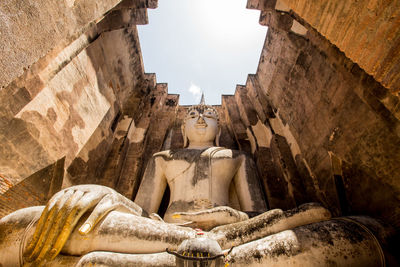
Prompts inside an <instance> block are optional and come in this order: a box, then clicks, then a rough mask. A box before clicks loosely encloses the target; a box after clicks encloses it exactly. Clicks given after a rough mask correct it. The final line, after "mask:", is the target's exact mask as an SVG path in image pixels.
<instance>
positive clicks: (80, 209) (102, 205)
mask: <svg viewBox="0 0 400 267" xmlns="http://www.w3.org/2000/svg"><path fill="white" fill-rule="evenodd" d="M92 208H94V209H93V211H92V212H91V214H90V216H89V217H88V218H87V220H86V221H85V222H84V223H83V224H82V226H81V227H80V228H79V233H81V234H82V235H85V234H87V233H89V232H90V231H91V230H92V229H93V227H94V226H95V225H96V224H97V223H98V222H99V221H100V220H101V219H102V218H103V217H104V216H105V215H106V214H107V213H108V212H110V211H112V210H118V211H122V212H127V213H132V214H135V215H139V216H140V215H141V214H142V209H141V208H140V207H139V206H138V205H136V204H135V203H133V202H132V201H130V200H129V199H127V198H126V197H124V196H122V195H121V194H119V193H117V192H116V191H115V190H113V189H111V188H108V187H105V186H100V185H78V186H73V187H69V188H66V189H64V190H61V191H60V192H58V193H56V194H55V195H54V196H53V197H52V198H51V199H50V201H49V202H48V203H47V205H46V207H45V208H44V210H43V212H42V214H41V216H40V219H39V221H38V223H37V225H36V230H35V233H34V234H33V237H32V238H31V240H30V241H29V243H28V245H27V247H26V249H25V251H24V257H25V260H26V262H31V263H32V265H33V266H40V265H43V263H45V262H46V261H50V260H52V259H54V258H55V257H56V256H57V255H58V254H59V253H60V251H61V249H62V248H63V246H64V244H65V242H66V241H67V239H68V237H69V236H70V234H71V232H72V230H73V229H74V227H75V226H76V224H77V223H78V221H79V219H80V218H81V217H82V216H83V215H84V214H85V212H87V211H88V210H90V209H92Z"/></svg>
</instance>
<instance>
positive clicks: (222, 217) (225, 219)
mask: <svg viewBox="0 0 400 267" xmlns="http://www.w3.org/2000/svg"><path fill="white" fill-rule="evenodd" d="M173 217H175V218H181V219H183V220H187V221H194V222H206V221H215V220H216V221H218V222H220V223H234V222H239V221H243V220H246V219H248V216H247V214H245V213H244V212H241V211H237V210H235V209H232V208H231V207H226V206H221V207H215V208H212V209H208V210H202V211H197V212H178V213H174V215H173Z"/></svg>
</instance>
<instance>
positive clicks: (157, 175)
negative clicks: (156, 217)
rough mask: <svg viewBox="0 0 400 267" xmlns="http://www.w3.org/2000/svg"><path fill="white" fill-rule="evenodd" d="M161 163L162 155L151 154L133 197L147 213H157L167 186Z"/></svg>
mask: <svg viewBox="0 0 400 267" xmlns="http://www.w3.org/2000/svg"><path fill="white" fill-rule="evenodd" d="M163 164H164V162H163V159H162V157H157V156H153V157H152V158H151V159H150V162H149V163H148V165H147V167H146V170H145V172H144V175H143V180H142V182H141V184H140V186H139V191H138V193H137V195H136V198H135V203H136V204H138V205H139V206H140V207H142V208H143V209H144V210H145V211H147V212H148V213H149V214H151V213H157V211H158V208H159V207H160V203H161V200H162V197H163V195H164V191H165V188H166V186H167V179H166V178H165V176H164V171H163Z"/></svg>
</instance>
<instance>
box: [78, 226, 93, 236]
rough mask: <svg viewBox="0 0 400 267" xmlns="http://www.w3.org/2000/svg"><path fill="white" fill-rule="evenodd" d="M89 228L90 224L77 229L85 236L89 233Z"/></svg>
mask: <svg viewBox="0 0 400 267" xmlns="http://www.w3.org/2000/svg"><path fill="white" fill-rule="evenodd" d="M91 227H92V226H91V225H90V223H85V224H83V225H82V226H81V228H79V233H80V234H82V235H86V234H87V233H89V231H90V228H91Z"/></svg>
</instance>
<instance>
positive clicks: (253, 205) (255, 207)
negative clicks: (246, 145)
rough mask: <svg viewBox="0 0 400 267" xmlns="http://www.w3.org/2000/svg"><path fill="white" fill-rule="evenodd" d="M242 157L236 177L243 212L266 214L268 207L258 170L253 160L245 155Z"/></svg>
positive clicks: (235, 181) (236, 186) (237, 191)
mask: <svg viewBox="0 0 400 267" xmlns="http://www.w3.org/2000/svg"><path fill="white" fill-rule="evenodd" d="M241 157H242V159H241V163H240V166H239V168H238V170H237V172H236V174H235V177H234V184H235V188H236V193H237V195H238V199H239V204H240V208H241V210H242V211H253V212H254V211H255V212H264V211H266V210H267V206H266V204H265V200H264V196H263V193H262V191H261V185H260V182H259V178H258V173H257V168H256V166H255V164H254V161H253V160H252V159H251V158H249V157H247V156H245V155H242V156H241Z"/></svg>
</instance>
